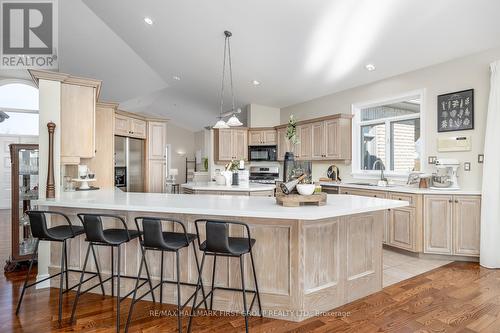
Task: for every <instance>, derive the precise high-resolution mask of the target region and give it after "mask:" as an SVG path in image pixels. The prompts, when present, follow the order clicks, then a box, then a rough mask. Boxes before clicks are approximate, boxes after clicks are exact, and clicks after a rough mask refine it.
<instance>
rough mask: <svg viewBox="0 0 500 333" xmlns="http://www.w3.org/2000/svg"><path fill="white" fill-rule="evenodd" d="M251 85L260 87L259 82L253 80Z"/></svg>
mask: <svg viewBox="0 0 500 333" xmlns="http://www.w3.org/2000/svg"><path fill="white" fill-rule="evenodd" d="M252 84H253V85H254V86H258V85H260V82H259V81H257V80H253V81H252Z"/></svg>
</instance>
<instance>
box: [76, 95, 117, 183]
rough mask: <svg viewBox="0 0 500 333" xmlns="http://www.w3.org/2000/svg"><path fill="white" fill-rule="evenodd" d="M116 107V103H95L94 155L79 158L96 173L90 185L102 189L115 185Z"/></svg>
mask: <svg viewBox="0 0 500 333" xmlns="http://www.w3.org/2000/svg"><path fill="white" fill-rule="evenodd" d="M117 107H118V104H117V103H100V102H98V103H97V106H96V127H95V131H96V143H95V156H94V157H93V158H89V159H82V160H81V163H82V164H86V165H87V166H88V167H89V169H90V170H92V171H93V172H94V173H95V175H96V182H95V183H93V184H92V185H93V186H97V187H99V188H102V189H104V188H114V186H115V161H114V156H115V145H114V142H115V140H114V138H115V136H114V118H115V110H116V108H117Z"/></svg>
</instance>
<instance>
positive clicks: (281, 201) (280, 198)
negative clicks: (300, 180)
mask: <svg viewBox="0 0 500 333" xmlns="http://www.w3.org/2000/svg"><path fill="white" fill-rule="evenodd" d="M326 198H327V195H326V193H315V194H312V195H300V194H289V195H284V194H277V195H276V203H277V204H278V205H282V206H283V207H299V206H302V205H316V206H324V205H326Z"/></svg>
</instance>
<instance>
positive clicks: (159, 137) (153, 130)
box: [147, 121, 167, 160]
mask: <svg viewBox="0 0 500 333" xmlns="http://www.w3.org/2000/svg"><path fill="white" fill-rule="evenodd" d="M147 138H148V139H147V141H148V159H150V160H165V158H166V156H165V155H166V145H167V124H166V123H165V122H157V121H149V122H148V136H147Z"/></svg>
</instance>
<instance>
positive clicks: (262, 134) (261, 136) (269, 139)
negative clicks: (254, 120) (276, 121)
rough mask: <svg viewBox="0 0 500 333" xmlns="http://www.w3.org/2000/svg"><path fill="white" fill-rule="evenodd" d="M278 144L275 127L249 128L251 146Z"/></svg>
mask: <svg viewBox="0 0 500 333" xmlns="http://www.w3.org/2000/svg"><path fill="white" fill-rule="evenodd" d="M276 144H277V139H276V130H275V129H250V130H248V145H249V146H274V145H276Z"/></svg>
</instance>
